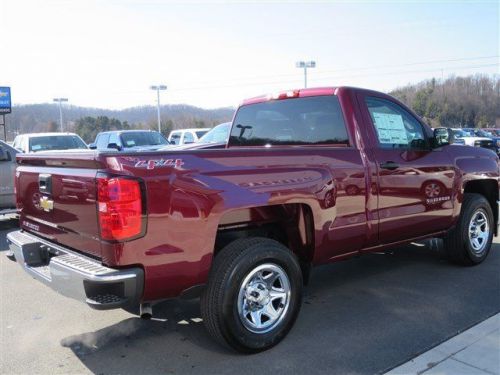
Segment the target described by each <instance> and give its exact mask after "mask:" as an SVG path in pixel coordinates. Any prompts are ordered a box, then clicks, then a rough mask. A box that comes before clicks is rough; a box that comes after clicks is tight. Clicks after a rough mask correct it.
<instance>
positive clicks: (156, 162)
mask: <svg viewBox="0 0 500 375" xmlns="http://www.w3.org/2000/svg"><path fill="white" fill-rule="evenodd" d="M183 165H184V162H183V161H182V159H152V160H139V161H138V162H137V163H135V167H136V168H146V169H155V168H157V167H174V168H180V167H181V166H183Z"/></svg>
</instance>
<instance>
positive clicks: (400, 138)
mask: <svg viewBox="0 0 500 375" xmlns="http://www.w3.org/2000/svg"><path fill="white" fill-rule="evenodd" d="M373 120H374V122H375V128H376V129H377V133H378V139H379V141H380V143H385V144H387V143H389V144H408V136H407V134H406V128H405V125H404V123H403V117H402V116H401V115H396V114H393V113H380V112H373Z"/></svg>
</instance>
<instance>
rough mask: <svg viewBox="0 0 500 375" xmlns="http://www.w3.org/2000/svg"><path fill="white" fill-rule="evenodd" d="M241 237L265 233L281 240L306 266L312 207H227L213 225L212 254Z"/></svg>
mask: <svg viewBox="0 0 500 375" xmlns="http://www.w3.org/2000/svg"><path fill="white" fill-rule="evenodd" d="M245 237H267V238H272V239H274V240H276V241H278V242H281V243H282V244H283V245H285V246H286V247H287V248H289V249H290V250H291V251H292V252H293V253H294V254H296V255H297V257H298V258H299V261H300V262H301V264H302V265H303V266H304V267H306V268H308V267H309V265H310V263H311V261H312V258H313V255H314V222H313V215H312V210H311V208H310V207H309V206H308V205H306V204H303V203H288V204H280V205H272V206H261V207H251V208H243V209H238V210H233V211H229V212H228V213H226V214H224V216H223V217H222V218H221V221H220V223H219V226H218V228H217V236H216V239H215V249H214V256H217V253H218V252H219V251H220V250H221V249H222V248H223V247H225V246H226V245H227V244H229V243H230V242H232V241H234V240H236V239H238V238H245ZM303 271H306V269H305V268H303ZM306 272H307V271H306ZM304 276H307V275H304ZM304 279H306V277H304Z"/></svg>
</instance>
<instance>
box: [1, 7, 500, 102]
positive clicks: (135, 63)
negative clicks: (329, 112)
mask: <svg viewBox="0 0 500 375" xmlns="http://www.w3.org/2000/svg"><path fill="white" fill-rule="evenodd" d="M498 4H499V3H498V1H490V2H479V1H473V2H465V1H460V2H451V1H447V2H441V3H438V2H431V1H420V2H414V3H408V2H403V1H392V2H386V3H381V2H379V3H375V2H333V1H330V2H321V3H318V2H310V1H309V2H302V3H298V2H295V3H279V2H274V3H269V2H263V1H261V2H245V3H243V2H239V3H231V2H218V3H208V2H197V3H194V2H167V1H159V0H158V1H148V0H144V1H141V0H136V1H126V0H122V1H118V0H117V1H109V0H108V1H93V0H82V1H79V0H75V1H60V0H58V1H53V0H44V1H40V0H31V1H29V0H26V1H25V0H0V35H1V39H0V40H1V43H2V45H1V50H2V51H1V53H0V56H1V57H0V86H2V85H5V86H11V87H12V97H13V102H14V104H26V103H41V102H49V101H52V98H53V97H56V96H65V97H68V98H69V100H70V103H71V104H74V105H81V106H94V107H103V108H114V109H119V108H125V107H131V106H137V105H144V104H155V100H156V97H155V93H154V92H152V91H151V90H149V89H148V88H149V86H150V85H151V84H156V83H162V84H166V85H168V90H167V91H165V92H163V93H162V103H165V104H167V103H187V104H193V105H197V106H201V107H205V108H213V107H218V106H233V105H237V104H238V103H239V102H240V101H241V100H242V99H243V98H245V97H250V96H255V95H259V94H263V93H268V92H273V91H276V90H280V89H289V88H300V87H301V86H302V85H303V75H302V71H301V70H299V69H297V68H295V62H296V61H297V60H300V59H312V60H315V61H316V62H317V67H316V68H315V69H312V70H310V71H309V86H334V85H353V86H361V87H368V88H372V89H377V90H382V91H389V90H390V89H392V88H395V87H397V86H402V85H405V84H407V83H410V82H417V81H420V80H422V79H426V78H430V77H433V76H434V77H437V78H441V77H443V76H444V77H447V76H449V75H451V74H456V75H465V74H471V73H487V74H499V72H500V70H499V48H500V47H499V34H500V26H499V5H498Z"/></svg>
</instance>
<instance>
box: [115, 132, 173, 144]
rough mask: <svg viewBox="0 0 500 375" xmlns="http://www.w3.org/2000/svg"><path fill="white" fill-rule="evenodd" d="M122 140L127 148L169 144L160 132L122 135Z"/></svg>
mask: <svg viewBox="0 0 500 375" xmlns="http://www.w3.org/2000/svg"><path fill="white" fill-rule="evenodd" d="M121 139H122V144H123V147H125V148H131V147H137V146H158V145H166V144H168V142H167V140H166V139H165V138H164V137H163V135H161V134H160V133H158V132H127V133H122V134H121Z"/></svg>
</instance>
